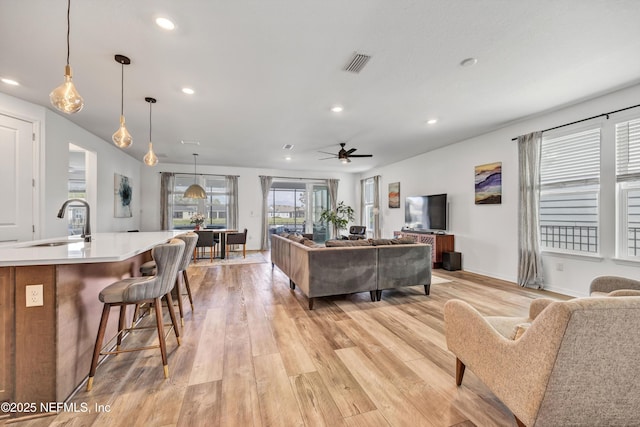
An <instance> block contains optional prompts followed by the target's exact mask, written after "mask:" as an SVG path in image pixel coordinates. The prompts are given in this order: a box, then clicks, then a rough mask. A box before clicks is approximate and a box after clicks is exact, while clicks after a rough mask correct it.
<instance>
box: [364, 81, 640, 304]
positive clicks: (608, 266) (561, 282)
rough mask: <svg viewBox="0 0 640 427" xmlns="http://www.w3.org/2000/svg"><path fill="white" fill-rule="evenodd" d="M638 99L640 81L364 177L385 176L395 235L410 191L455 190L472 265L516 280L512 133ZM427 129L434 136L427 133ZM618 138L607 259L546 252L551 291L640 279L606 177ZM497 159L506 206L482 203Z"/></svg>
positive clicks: (608, 203) (467, 263) (385, 218)
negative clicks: (396, 194) (483, 175)
mask: <svg viewBox="0 0 640 427" xmlns="http://www.w3.org/2000/svg"><path fill="white" fill-rule="evenodd" d="M638 99H640V85H639V86H634V87H632V88H629V89H625V90H621V91H618V92H615V93H612V94H609V95H606V96H603V97H600V98H597V99H593V100H590V101H586V102H583V103H581V104H578V105H575V106H572V107H568V108H565V109H562V110H558V111H555V112H551V113H548V114H542V115H539V116H537V117H534V118H530V119H528V120H524V121H521V122H518V123H515V124H511V125H509V126H506V127H504V128H503V129H500V130H498V131H495V132H491V133H488V134H485V135H480V136H477V137H474V138H470V139H467V140H465V141H461V142H459V143H457V144H454V145H450V146H447V147H444V148H441V149H438V150H434V151H431V152H428V153H425V154H422V155H419V156H416V157H414V158H412V159H408V160H404V161H401V162H397V163H395V164H392V165H388V166H384V167H380V168H376V169H374V170H370V171H368V172H366V173H363V174H361V176H360V178H366V177H370V176H374V175H381V177H382V179H381V185H382V198H381V204H382V209H381V213H382V216H381V218H382V219H381V222H382V232H383V236H385V237H390V236H391V235H392V234H393V231H394V230H400V228H401V227H402V226H403V224H404V198H405V197H406V196H414V195H425V194H437V193H447V194H448V196H449V202H450V216H449V220H450V222H449V224H450V226H449V230H450V231H449V232H450V233H452V234H454V235H455V247H456V251H459V252H461V253H462V259H463V268H464V270H467V271H471V272H476V273H480V274H484V275H487V276H491V277H496V278H500V279H505V280H509V281H513V282H515V281H516V278H517V265H518V264H517V263H518V256H517V229H518V220H517V210H518V209H517V206H518V205H517V203H518V153H517V146H516V143H515V142H513V141H511V138H513V137H516V136H518V135H522V134H526V133H529V132H532V131H535V130H542V129H547V128H550V127H554V126H558V125H561V124H564V123H568V122H572V121H575V120H580V119H583V118H586V117H591V116H594V115H598V114H601V113H606V112H609V111H613V110H617V109H621V108H625V107H628V106H631V105H636V104H638ZM638 113H640V111H638ZM609 127H611V125H610V124H609ZM425 134H426V135H425V137H428V132H427V131H425ZM611 141H612V140H611V139H608V142H607V143H606V144H607V146H605V143H604V142H603V147H602V162H603V167H602V173H603V180H602V184H601V185H602V195H601V212H600V215H601V229H602V232H601V239H602V244H601V257H599V258H588V257H580V256H568V255H558V254H551V253H545V254H544V255H543V263H544V269H545V288H546V289H549V290H554V291H557V292H560V293H564V294H567V295H573V296H584V295H587V294H588V289H589V283H590V281H591V279H593V278H594V277H596V276H599V275H605V274H616V275H622V276H627V277H637V276H638V266H640V264H637V263H632V262H622V261H617V260H615V259H614V258H615V250H614V248H615V234H614V233H615V225H614V218H615V193H614V192H615V188H614V187H615V183H614V182H613V180H612V179H611V178H610V177H609V178H608V179H604V174H606V173H608V174H609V175H610V174H611V170H612V164H611V163H612V162H613V161H614V156H613V150H614V149H615V147H613V146H612V144H611ZM492 162H502V204H501V205H475V203H474V167H475V166H477V165H482V164H485V163H492ZM397 181H399V182H400V194H401V208H400V209H389V208H388V207H387V206H388V197H387V190H388V184H389V183H392V182H397ZM559 264H561V265H560V266H559ZM560 268H561V269H562V271H560Z"/></svg>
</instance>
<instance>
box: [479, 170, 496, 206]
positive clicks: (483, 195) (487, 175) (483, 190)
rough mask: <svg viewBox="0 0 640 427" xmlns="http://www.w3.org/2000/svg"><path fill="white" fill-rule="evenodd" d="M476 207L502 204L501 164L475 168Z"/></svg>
mask: <svg viewBox="0 0 640 427" xmlns="http://www.w3.org/2000/svg"><path fill="white" fill-rule="evenodd" d="M475 181H476V205H499V204H501V203H502V162H495V163H489V164H486V165H480V166H476V174H475Z"/></svg>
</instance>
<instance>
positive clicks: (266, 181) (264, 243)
mask: <svg viewBox="0 0 640 427" xmlns="http://www.w3.org/2000/svg"><path fill="white" fill-rule="evenodd" d="M272 182H273V177H272V176H262V175H261V176H260V187H261V188H262V231H261V233H260V249H261V250H263V251H266V250H268V249H269V190H271V183H272Z"/></svg>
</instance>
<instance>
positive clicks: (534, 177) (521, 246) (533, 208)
mask: <svg viewBox="0 0 640 427" xmlns="http://www.w3.org/2000/svg"><path fill="white" fill-rule="evenodd" d="M541 144H542V132H533V133H530V134H528V135H522V136H519V137H518V161H519V175H520V176H519V184H520V194H519V203H518V284H519V285H520V286H526V287H529V288H538V289H541V288H542V285H543V272H542V257H541V253H540V227H539V225H540V224H539V210H540V150H541Z"/></svg>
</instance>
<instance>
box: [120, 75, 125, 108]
mask: <svg viewBox="0 0 640 427" xmlns="http://www.w3.org/2000/svg"><path fill="white" fill-rule="evenodd" d="M120 66H121V70H122V74H121V75H120V115H121V116H124V62H121V63H120Z"/></svg>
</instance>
